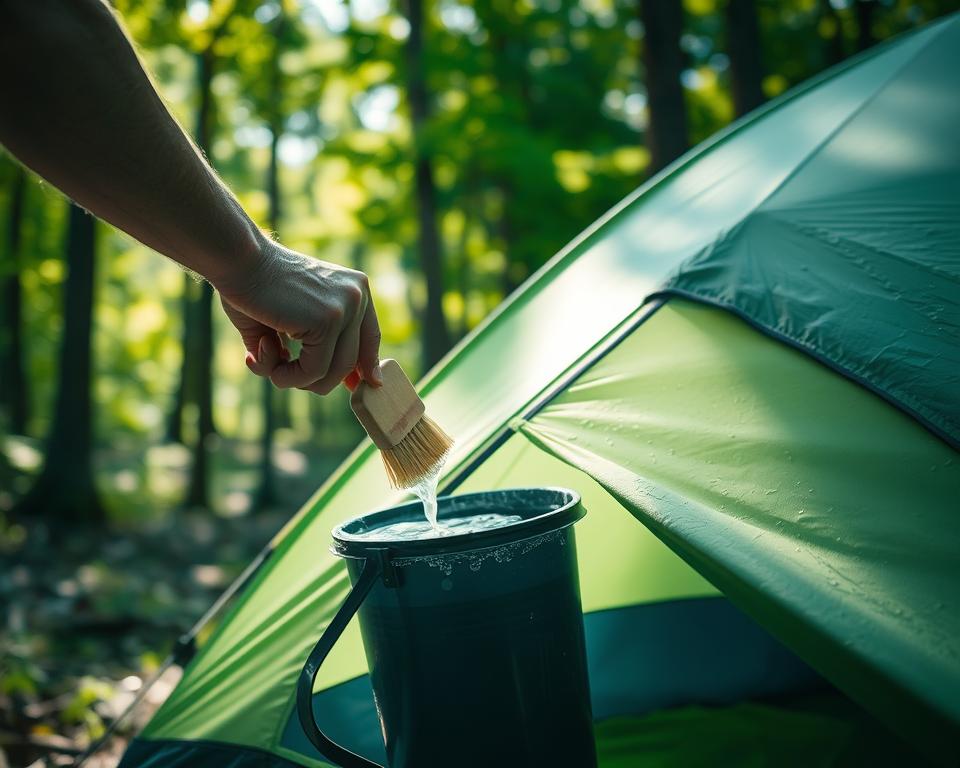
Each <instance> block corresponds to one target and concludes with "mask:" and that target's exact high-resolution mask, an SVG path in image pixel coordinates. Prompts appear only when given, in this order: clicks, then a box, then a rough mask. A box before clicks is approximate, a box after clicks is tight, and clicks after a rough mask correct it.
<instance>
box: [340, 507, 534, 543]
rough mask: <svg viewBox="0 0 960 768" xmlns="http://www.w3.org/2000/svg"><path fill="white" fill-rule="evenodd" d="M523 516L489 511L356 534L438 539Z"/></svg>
mask: <svg viewBox="0 0 960 768" xmlns="http://www.w3.org/2000/svg"><path fill="white" fill-rule="evenodd" d="M522 519H523V518H522V517H521V516H520V515H501V514H497V513H493V512H491V513H487V514H482V515H468V516H466V517H454V518H452V519H450V520H444V521H443V523H442V524H440V525H437V524H436V522H431V521H429V520H417V521H415V522H403V523H391V524H390V525H384V526H383V527H381V528H374V529H373V530H372V531H364V532H362V533H358V534H356V536H357V538H359V539H364V540H365V541H413V540H415V539H437V538H441V537H444V536H454V535H456V534H462V533H480V532H481V531H492V530H493V529H495V528H502V527H504V526H506V525H510V524H511V523H519V522H520V521H521V520H522Z"/></svg>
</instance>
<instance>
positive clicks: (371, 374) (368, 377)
mask: <svg viewBox="0 0 960 768" xmlns="http://www.w3.org/2000/svg"><path fill="white" fill-rule="evenodd" d="M357 368H358V369H359V371H360V376H361V377H362V378H363V380H364V381H367V382H369V383H370V384H372V385H373V386H374V387H379V386H380V385H381V384H383V375H382V374H381V373H380V323H379V321H378V320H377V310H376V309H374V307H373V299H372V298H371V299H369V300H368V301H367V309H366V311H365V312H364V315H363V321H362V322H361V324H360V349H359V350H358V353H357Z"/></svg>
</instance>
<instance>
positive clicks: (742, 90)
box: [727, 0, 764, 117]
mask: <svg viewBox="0 0 960 768" xmlns="http://www.w3.org/2000/svg"><path fill="white" fill-rule="evenodd" d="M727 52H728V54H729V56H730V77H731V80H732V85H733V105H734V108H735V109H736V112H737V116H738V117H739V116H740V115H745V114H747V112H751V111H753V110H754V109H756V108H757V107H759V106H760V105H761V104H763V101H764V98H763V64H762V63H761V60H760V27H759V24H758V22H757V7H756V3H755V2H754V0H728V2H727Z"/></svg>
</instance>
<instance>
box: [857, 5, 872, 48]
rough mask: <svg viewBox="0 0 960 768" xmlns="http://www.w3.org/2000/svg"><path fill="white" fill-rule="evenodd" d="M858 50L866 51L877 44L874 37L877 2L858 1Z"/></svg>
mask: <svg viewBox="0 0 960 768" xmlns="http://www.w3.org/2000/svg"><path fill="white" fill-rule="evenodd" d="M854 9H855V10H856V13H857V50H858V51H865V50H867V48H870V47H871V46H873V45H874V43H876V42H877V41H876V38H875V37H874V36H873V18H874V15H875V13H876V10H877V2H876V0H856V3H855V4H854Z"/></svg>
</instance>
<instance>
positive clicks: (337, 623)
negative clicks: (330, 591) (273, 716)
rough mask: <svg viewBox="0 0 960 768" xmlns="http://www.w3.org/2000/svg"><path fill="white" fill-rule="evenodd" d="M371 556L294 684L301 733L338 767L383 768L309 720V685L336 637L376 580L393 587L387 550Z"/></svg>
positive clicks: (311, 709) (310, 711)
mask: <svg viewBox="0 0 960 768" xmlns="http://www.w3.org/2000/svg"><path fill="white" fill-rule="evenodd" d="M373 554H374V555H375V556H373V557H368V558H366V561H365V562H364V564H363V569H362V570H361V571H360V576H359V577H358V578H357V581H356V583H355V584H354V585H353V589H351V590H350V594H349V595H347V599H346V600H344V601H343V605H341V606H340V610H339V611H337V614H336V615H335V616H334V617H333V619H332V620H331V622H330V623H329V624H328V625H327V628H326V629H325V630H324V631H323V634H322V635H321V636H320V639H319V640H318V641H317V644H316V645H315V646H314V647H313V650H312V651H310V655H309V656H308V657H307V662H306V664H304V665H303V669H302V670H301V672H300V679H299V680H298V681H297V716H298V717H299V718H300V725H301V726H302V727H303V732H304V733H305V734H306V735H307V738H308V739H309V740H310V743H311V744H313V746H315V747H316V748H317V750H319V752H320V754H321V755H323V756H324V757H325V758H327V759H328V760H332V761H333V762H335V763H336V764H337V765H339V766H341V768H383V766H381V765H380V764H379V763H374V762H371V761H370V760H367V759H366V758H365V757H361V756H360V755H358V754H356V753H354V752H351V751H350V750H349V749H346V748H345V747H341V746H340V745H339V744H337V743H336V742H333V741H331V740H330V739H329V738H327V736H326V735H325V734H324V733H323V731H321V730H320V728H319V727H318V726H317V721H316V720H315V719H314V717H313V683H314V681H315V680H316V679H317V673H318V672H319V671H320V665H321V664H322V663H323V661H324V659H326V658H327V655H328V654H329V653H330V651H331V650H332V649H333V646H334V645H335V644H336V642H337V640H339V639H340V635H342V634H343V631H344V630H345V629H346V628H347V624H349V623H350V619H352V618H353V614H355V613H356V612H357V609H359V608H360V604H361V603H362V602H363V600H364V598H365V597H366V596H367V594H369V592H370V590H371V588H372V587H373V585H374V584H376V583H377V579H379V578H380V577H381V576H382V577H383V580H384V584H385V585H386V586H388V587H395V586H397V582H396V575H397V574H396V571H395V568H394V566H393V565H392V564H391V563H390V554H389V552H388V550H386V549H377V550H374V552H373Z"/></svg>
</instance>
